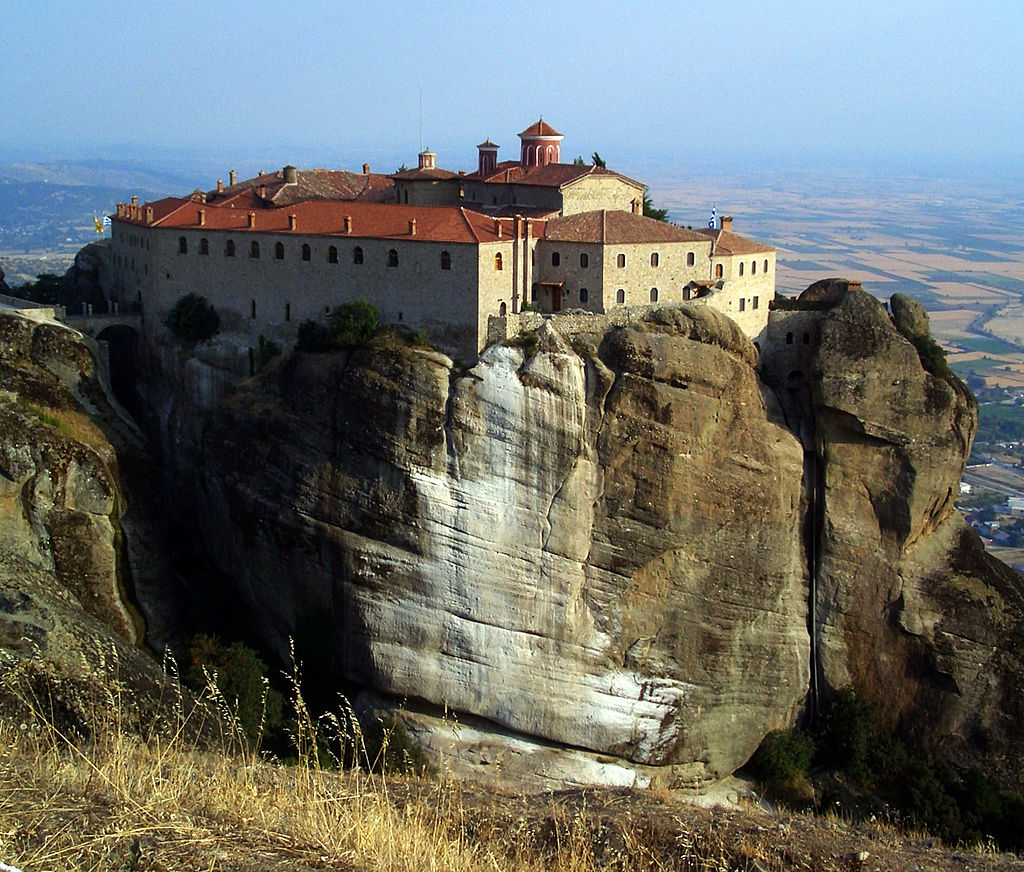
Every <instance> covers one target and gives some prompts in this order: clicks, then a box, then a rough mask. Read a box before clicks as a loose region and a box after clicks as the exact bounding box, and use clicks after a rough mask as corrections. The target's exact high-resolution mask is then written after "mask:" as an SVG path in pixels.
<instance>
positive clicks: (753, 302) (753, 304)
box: [750, 297, 758, 309]
mask: <svg viewBox="0 0 1024 872" xmlns="http://www.w3.org/2000/svg"><path fill="white" fill-rule="evenodd" d="M757 304H758V299H757V297H753V298H752V299H751V300H750V308H751V309H756V308H757Z"/></svg>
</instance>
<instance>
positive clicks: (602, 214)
mask: <svg viewBox="0 0 1024 872" xmlns="http://www.w3.org/2000/svg"><path fill="white" fill-rule="evenodd" d="M544 238H545V239H551V240H554V241H556V242H598V243H606V244H620V245H625V244H629V243H638V242H706V241H707V237H706V236H704V235H702V234H700V233H697V232H695V231H693V230H687V229H686V228H685V227H679V226H677V225H675V224H669V223H667V222H665V221H655V220H654V219H653V218H645V217H644V216H643V215H634V214H633V213H632V212H619V211H610V210H606V209H602V210H600V211H598V212H580V213H579V214H577V215H567V216H565V217H564V218H552V219H551V220H550V221H548V222H547V228H546V232H545V234H544Z"/></svg>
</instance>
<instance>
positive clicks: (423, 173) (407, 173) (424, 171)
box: [391, 167, 459, 180]
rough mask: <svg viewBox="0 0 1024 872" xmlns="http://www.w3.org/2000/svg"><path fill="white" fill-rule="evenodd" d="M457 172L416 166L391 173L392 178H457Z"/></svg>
mask: <svg viewBox="0 0 1024 872" xmlns="http://www.w3.org/2000/svg"><path fill="white" fill-rule="evenodd" d="M458 177H459V174H458V173H453V172H452V171H451V170H442V169H438V168H437V167H427V168H422V167H417V168H416V169H414V170H402V172H400V173H392V174H391V178H392V179H430V180H438V179H457V178H458Z"/></svg>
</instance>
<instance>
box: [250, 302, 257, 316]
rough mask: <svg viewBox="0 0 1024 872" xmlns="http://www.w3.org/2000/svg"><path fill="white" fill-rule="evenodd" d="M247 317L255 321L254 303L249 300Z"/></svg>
mask: <svg viewBox="0 0 1024 872" xmlns="http://www.w3.org/2000/svg"><path fill="white" fill-rule="evenodd" d="M249 317H250V318H253V319H255V317H256V301H255V300H249Z"/></svg>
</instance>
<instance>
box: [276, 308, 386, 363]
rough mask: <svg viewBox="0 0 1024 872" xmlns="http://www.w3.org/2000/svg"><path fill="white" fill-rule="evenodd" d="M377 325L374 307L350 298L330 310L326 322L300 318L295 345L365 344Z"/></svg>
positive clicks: (314, 348)
mask: <svg viewBox="0 0 1024 872" xmlns="http://www.w3.org/2000/svg"><path fill="white" fill-rule="evenodd" d="M379 324H380V311H379V310H378V309H377V307H376V306H374V305H373V304H372V303H368V302H367V301H366V300H352V302H350V303H343V304H342V305H340V306H335V307H334V308H333V309H331V314H330V318H329V319H328V323H327V324H318V323H317V322H316V321H303V322H302V324H300V325H299V336H298V342H297V344H296V346H295V347H296V349H297V350H299V351H334V350H335V349H338V348H345V347H348V346H352V345H364V344H365V343H367V342H369V341H370V339H371V338H373V335H374V334H375V333H376V332H377V327H378V325H379Z"/></svg>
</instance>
